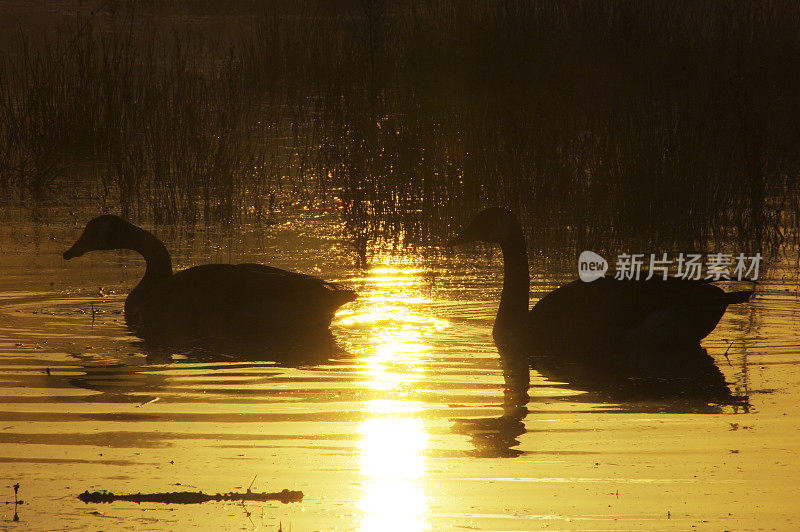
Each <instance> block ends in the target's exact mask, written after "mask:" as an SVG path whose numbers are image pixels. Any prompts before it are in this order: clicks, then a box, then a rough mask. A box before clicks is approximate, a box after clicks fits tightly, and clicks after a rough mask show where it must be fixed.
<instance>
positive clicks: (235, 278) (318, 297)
mask: <svg viewBox="0 0 800 532" xmlns="http://www.w3.org/2000/svg"><path fill="white" fill-rule="evenodd" d="M111 249H131V250H134V251H136V252H138V253H139V254H141V255H142V256H143V257H144V259H145V262H146V263H147V269H146V270H145V274H144V277H142V280H141V281H140V282H139V284H138V285H136V287H135V288H134V289H133V290H131V293H130V294H129V295H128V297H127V299H126V300H125V320H126V322H127V324H128V327H129V328H130V329H131V330H132V331H134V333H135V334H136V335H137V336H139V337H141V338H143V339H145V340H148V341H153V342H157V343H160V342H167V343H177V344H181V343H205V342H206V341H209V340H215V339H230V338H239V337H242V338H252V337H254V336H255V337H259V338H263V339H269V340H272V339H278V338H284V337H287V336H299V337H307V336H308V335H310V334H312V335H313V334H319V335H330V331H329V330H328V327H329V326H330V323H331V320H332V319H333V316H334V313H335V312H336V310H337V309H338V308H339V307H341V306H342V305H344V304H345V303H347V302H349V301H353V300H354V299H355V298H356V294H355V292H353V291H351V290H347V289H344V288H342V287H341V286H339V285H337V284H334V283H330V282H327V281H323V280H322V279H318V278H316V277H312V276H310V275H304V274H300V273H295V272H290V271H286V270H281V269H278V268H273V267H271V266H265V265H261V264H204V265H202V266H195V267H193V268H188V269H186V270H182V271H179V272H177V273H173V272H172V261H171V259H170V255H169V252H168V251H167V249H166V247H164V244H162V243H161V242H160V241H159V240H158V239H157V238H156V237H155V236H153V235H152V234H151V233H149V232H148V231H145V230H144V229H141V228H139V227H136V226H135V225H133V224H131V223H129V222H126V221H125V220H123V219H121V218H119V217H117V216H114V215H110V214H106V215H103V216H98V217H97V218H94V219H93V220H91V221H90V222H89V223H88V224H87V225H86V228H85V229H84V231H83V234H82V235H81V236H80V238H79V239H78V241H77V242H75V244H74V245H73V246H72V247H71V248H70V249H68V250H67V251H65V252H64V259H66V260H69V259H71V258H73V257H80V256H81V255H83V254H84V253H87V252H89V251H96V250H111Z"/></svg>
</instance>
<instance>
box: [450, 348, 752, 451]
mask: <svg viewBox="0 0 800 532" xmlns="http://www.w3.org/2000/svg"><path fill="white" fill-rule="evenodd" d="M496 347H497V350H498V352H499V354H500V362H501V364H502V368H503V380H504V389H503V405H502V408H503V414H502V415H501V416H499V417H494V418H482V419H460V420H456V421H455V423H454V425H453V427H452V431H453V432H454V433H456V434H465V435H468V436H469V437H470V438H471V440H472V445H473V446H474V450H472V451H470V452H469V454H470V455H471V456H476V457H481V458H514V457H517V456H519V455H521V454H522V451H520V450H519V449H516V447H517V446H519V444H520V441H519V439H518V438H519V437H520V436H522V435H523V434H525V433H526V431H527V429H526V426H525V422H524V420H525V418H526V417H527V415H528V413H529V412H530V410H529V404H530V402H531V399H530V395H529V393H530V385H531V379H530V376H531V374H530V370H531V369H533V370H535V372H536V373H538V375H539V376H541V377H542V378H543V379H544V380H545V381H546V386H547V387H548V388H550V389H552V388H553V387H556V388H559V389H563V390H569V391H572V392H577V394H576V395H573V394H569V400H570V401H576V402H581V403H596V404H606V405H608V406H609V408H612V409H613V410H615V411H625V412H673V413H706V414H713V413H720V412H722V411H723V408H724V407H726V406H731V407H733V408H734V409H739V408H741V409H742V410H743V411H744V412H747V411H748V409H749V402H748V397H747V395H739V394H735V393H733V392H731V389H730V387H729V386H728V383H727V382H726V381H725V376H724V375H723V373H722V372H721V371H720V370H719V368H718V367H717V365H716V363H715V361H714V359H713V357H711V356H710V355H709V354H708V352H707V351H706V350H705V349H704V348H702V347H701V346H700V345H699V344H698V345H695V346H688V347H685V348H683V349H677V348H671V349H670V352H668V353H661V355H663V356H655V357H637V353H636V351H631V350H627V351H626V350H624V349H623V348H620V353H621V355H620V356H618V357H612V358H611V359H610V360H614V361H615V364H614V365H611V364H609V358H604V357H602V356H599V355H600V353H596V354H597V355H598V356H597V357H595V358H591V357H586V356H585V354H584V353H581V354H580V356H579V355H578V354H576V353H564V352H559V353H542V352H539V353H534V352H531V350H530V349H526V348H521V347H519V346H511V345H504V344H499V343H498V344H496ZM653 349H655V348H653ZM642 360H644V361H646V363H642V362H641V361H642ZM654 360H657V361H661V364H654V362H653V361H654ZM621 361H626V362H627V363H625V364H623V363H622V362H621ZM666 361H669V362H666ZM534 386H542V383H536V382H535V383H534ZM547 399H548V400H553V399H554V396H553V394H548V395H547Z"/></svg>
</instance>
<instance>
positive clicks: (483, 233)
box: [447, 207, 521, 246]
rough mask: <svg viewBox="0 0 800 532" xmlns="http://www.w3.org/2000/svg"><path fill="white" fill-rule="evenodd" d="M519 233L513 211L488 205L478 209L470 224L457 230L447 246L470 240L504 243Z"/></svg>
mask: <svg viewBox="0 0 800 532" xmlns="http://www.w3.org/2000/svg"><path fill="white" fill-rule="evenodd" d="M520 233H521V229H520V225H519V221H518V220H517V217H516V216H514V213H513V212H511V211H510V210H508V209H505V208H503V207H489V208H488V209H484V210H482V211H480V212H479V213H478V214H476V215H475V217H474V218H473V219H472V221H471V222H470V224H469V225H468V226H467V227H466V228H464V229H463V230H462V231H461V232H459V233H458V234H457V235H456V236H455V237H454V238H453V239H452V240H450V242H448V243H447V245H448V246H458V245H461V244H468V243H470V242H487V243H492V244H501V245H502V244H504V243H506V242H509V241H510V240H512V239H514V238H515V237H517V236H518V235H519V234H520Z"/></svg>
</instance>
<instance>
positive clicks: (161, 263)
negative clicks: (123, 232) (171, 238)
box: [129, 227, 172, 285]
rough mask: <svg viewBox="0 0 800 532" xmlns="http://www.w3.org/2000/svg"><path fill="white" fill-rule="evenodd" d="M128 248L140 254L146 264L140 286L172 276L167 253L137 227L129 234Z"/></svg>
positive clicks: (170, 262)
mask: <svg viewBox="0 0 800 532" xmlns="http://www.w3.org/2000/svg"><path fill="white" fill-rule="evenodd" d="M129 248H130V249H132V250H134V251H137V252H138V253H139V254H141V255H142V257H144V260H145V262H146V263H147V270H146V271H145V274H144V277H143V278H142V281H141V283H140V284H142V285H146V284H149V283H152V282H156V281H160V280H162V279H165V278H167V277H170V276H171V275H172V259H171V258H170V256H169V251H167V248H166V247H165V246H164V244H162V243H161V241H160V240H159V239H157V238H156V237H155V236H153V234H151V233H149V232H148V231H145V230H144V229H140V228H138V227H136V228H134V231H132V232H131V234H130V245H129Z"/></svg>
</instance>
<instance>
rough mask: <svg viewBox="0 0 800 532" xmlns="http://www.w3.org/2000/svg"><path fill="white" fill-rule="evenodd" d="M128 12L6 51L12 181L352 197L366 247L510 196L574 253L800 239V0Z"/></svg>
mask: <svg viewBox="0 0 800 532" xmlns="http://www.w3.org/2000/svg"><path fill="white" fill-rule="evenodd" d="M104 5H105V8H104V9H101V10H100V11H98V12H97V13H92V14H91V15H83V16H81V17H78V19H77V22H74V23H72V24H71V26H69V27H68V28H65V29H63V30H62V31H61V32H60V33H58V36H57V37H52V36H50V37H48V39H47V40H46V41H45V42H39V41H38V39H39V36H38V35H36V34H34V32H33V31H31V30H28V31H23V35H22V38H21V42H20V44H19V45H18V46H17V47H16V48H15V50H14V52H13V53H9V54H7V55H6V57H5V59H4V61H3V62H2V64H1V65H0V188H3V189H4V190H6V191H7V192H8V194H9V196H14V197H16V198H17V199H22V198H29V197H32V198H40V197H42V196H47V195H48V194H54V193H58V194H61V195H62V196H68V197H73V198H85V197H87V196H89V197H90V201H93V202H95V203H98V204H100V205H102V206H105V207H106V208H108V209H112V210H118V211H120V212H122V213H123V214H124V215H126V216H130V217H138V218H144V219H150V220H152V221H153V222H155V223H168V222H175V221H181V222H189V223H197V222H215V221H233V222H238V221H241V220H242V219H244V218H247V217H248V216H255V217H259V218H260V217H263V216H267V215H269V214H270V213H272V212H274V211H275V210H277V209H285V208H287V206H290V205H294V206H299V207H302V208H318V209H325V210H337V211H338V212H339V213H340V214H341V216H342V220H343V222H344V223H343V227H344V231H345V233H346V235H347V237H348V238H349V239H350V240H351V242H352V243H353V245H354V246H355V248H356V250H357V251H358V254H359V255H360V256H361V257H362V258H364V259H365V258H366V255H367V248H368V247H369V246H370V245H371V244H373V243H374V242H375V241H376V240H378V239H387V240H389V241H397V242H404V243H409V242H426V241H442V240H443V239H444V237H445V236H446V235H447V234H448V233H449V232H450V231H451V229H452V228H453V227H455V226H457V225H459V224H461V223H463V222H464V221H465V217H466V216H467V215H468V214H467V213H471V212H474V211H475V210H477V209H478V208H480V207H483V206H487V205H494V204H500V205H505V206H508V207H510V208H512V209H513V210H514V211H515V212H517V213H518V214H519V215H520V216H521V218H522V220H523V225H524V226H526V227H529V228H532V229H531V232H530V234H529V235H528V237H529V238H530V239H531V240H533V241H535V243H536V244H537V247H539V248H541V249H548V250H558V249H563V248H565V247H566V248H568V249H581V248H584V247H585V245H586V243H587V242H592V243H593V244H595V243H597V242H609V241H612V240H613V241H618V240H631V239H633V240H637V241H638V240H646V241H647V242H648V244H649V245H651V247H652V246H654V245H659V246H670V245H684V246H685V245H692V246H693V247H701V248H713V247H715V246H718V245H719V243H720V242H723V241H727V242H730V241H738V242H745V243H747V245H748V246H749V247H750V248H754V249H759V248H761V247H762V246H763V247H766V248H770V247H771V248H776V247H778V246H780V245H782V244H784V243H785V242H787V241H796V238H797V234H798V232H797V228H798V223H799V222H798V215H797V214H798V211H800V193H798V187H799V185H798V179H797V175H798V170H799V169H800V148H798V146H800V142H798V141H800V138H799V137H800V130H798V129H797V127H796V124H797V123H798V119H799V118H800V90H798V89H800V87H799V86H798V84H800V82H799V81H798V80H800V71H798V70H800V65H799V64H798V62H797V61H795V60H794V59H795V58H796V57H797V56H798V54H799V53H800V14H798V12H797V10H796V9H795V6H794V5H793V3H791V2H782V1H770V2H761V3H756V4H748V3H740V4H735V5H731V4H727V3H718V2H711V1H701V2H689V1H685V0H675V1H671V2H659V3H635V2H630V3H629V2H622V3H620V2H603V1H595V0H583V1H579V2H573V3H570V4H569V6H564V5H563V4H562V3H559V2H529V1H524V0H514V1H511V2H503V3H491V2H490V3H484V2H456V1H445V2H413V3H408V4H403V5H402V6H398V5H390V4H388V3H383V2H375V1H373V2H344V3H336V4H335V5H334V4H331V3H329V2H318V1H312V0H308V1H304V2H285V3H284V2H270V3H268V4H266V5H260V4H258V5H255V4H253V3H251V2H246V1H243V0H242V1H240V2H237V3H234V4H233V7H232V11H230V12H226V14H224V15H223V14H221V13H217V12H216V8H215V7H214V6H213V5H211V4H208V5H206V4H201V7H200V13H201V14H200V15H198V16H197V17H193V18H188V17H187V16H186V13H187V11H186V9H187V7H186V5H184V4H180V3H179V4H176V5H173V6H162V5H160V4H159V3H153V4H146V5H145V6H144V7H140V8H138V9H134V8H133V7H132V6H133V4H130V5H129V4H127V3H124V2H112V3H106V4H104ZM243 14H246V15H247V16H246V17H242V15H243ZM220 17H222V18H220ZM212 18H213V19H214V20H215V21H216V22H215V27H217V28H218V27H219V21H220V20H223V21H226V24H227V27H225V28H224V29H222V30H219V29H217V30H210V29H208V28H207V27H206V26H205V25H204V24H205V21H208V20H211V19H212ZM155 20H159V21H162V22H160V23H159V24H155V23H154V21H155ZM193 21H194V22H193ZM595 245H596V244H595Z"/></svg>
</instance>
